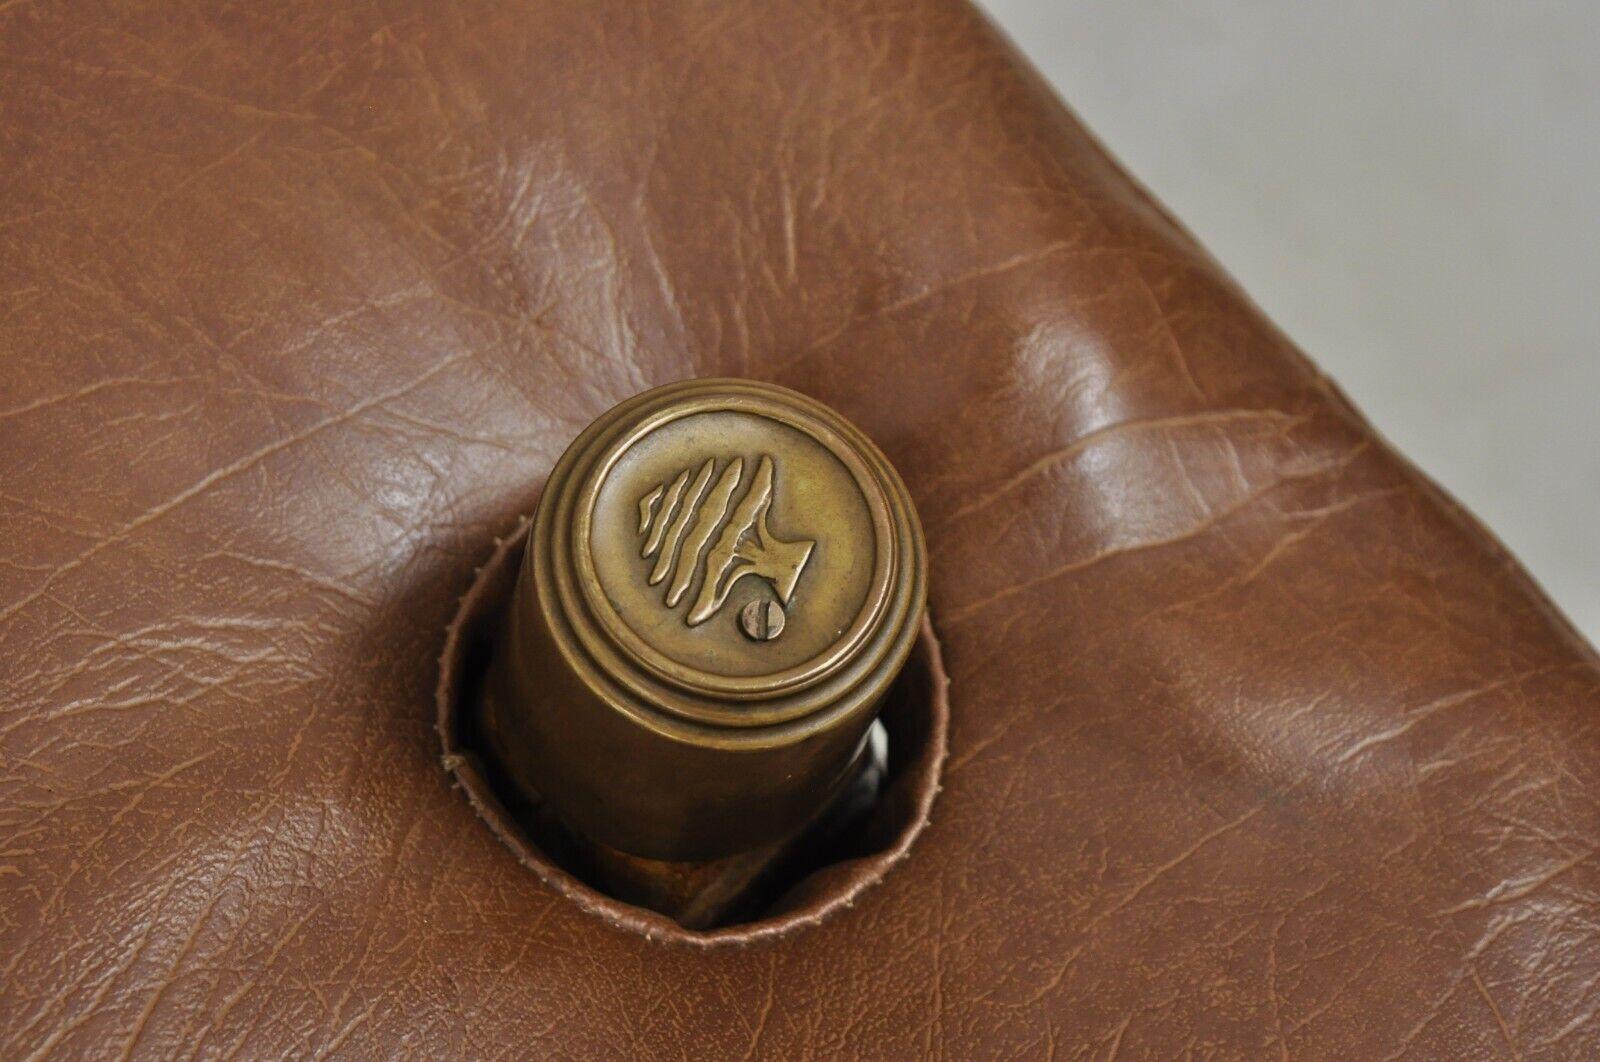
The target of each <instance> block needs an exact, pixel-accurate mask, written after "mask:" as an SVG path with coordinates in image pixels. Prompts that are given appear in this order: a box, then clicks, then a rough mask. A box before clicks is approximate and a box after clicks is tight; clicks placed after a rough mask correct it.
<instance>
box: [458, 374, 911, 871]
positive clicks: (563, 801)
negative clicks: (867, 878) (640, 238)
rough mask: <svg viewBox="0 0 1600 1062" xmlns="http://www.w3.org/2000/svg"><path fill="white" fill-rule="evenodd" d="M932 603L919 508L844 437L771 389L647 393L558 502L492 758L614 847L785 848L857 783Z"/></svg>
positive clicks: (667, 854)
mask: <svg viewBox="0 0 1600 1062" xmlns="http://www.w3.org/2000/svg"><path fill="white" fill-rule="evenodd" d="M925 595H926V559H925V550H924V547H923V542H922V532H921V528H920V526H919V525H918V522H917V518H916V514H915V512H914V510H913V508H912V505H911V501H910V498H909V495H908V494H907V492H906V489H905V486H904V484H903V483H902V482H901V480H900V478H899V476H898V475H897V474H896V473H895V471H894V469H893V468H892V467H891V466H890V464H889V462H888V461H887V460H886V459H885V458H884V456H883V455H882V453H880V452H879V451H878V449H877V447H875V446H874V445H873V444H872V443H871V441H870V440H868V439H867V437H866V436H865V435H863V434H862V433H861V432H860V431H859V430H858V429H857V428H855V427H854V426H853V425H851V424H850V423H849V422H847V421H846V420H845V419H844V418H843V417H841V416H839V415H838V414H837V413H835V412H833V411H832V410H829V409H828V408H827V407H825V406H823V405H821V404H820V403H818V402H815V401H813V400H812V399H809V398H807V397H805V396H803V395H800V394H797V393H796V392H793V391H789V390H786V389H784V388H779V387H775V386H772V385H768V384H760V383H754V382H751V381H742V380H696V381H688V382H684V383H679V384H672V385H668V386H666V387H662V388H657V389H655V390H652V391H648V392H646V393H644V394H641V395H638V396H636V397H635V398H632V399H630V400H628V401H626V402H623V403H622V404H620V405H618V406H617V407H615V408H614V409H612V410H611V411H609V412H608V413H606V414H604V415H603V416H601V417H600V418H599V419H598V420H596V421H595V422H594V423H593V424H591V425H590V426H589V428H588V429H586V430H585V431H584V432H583V433H582V434H581V435H580V436H579V437H578V439H577V440H576V441H575V442H574V443H573V444H572V446H571V447H570V448H569V449H568V450H567V452H566V453H565V454H564V455H563V456H562V458H561V460H560V461H559V462H558V463H557V465H556V467H555V469H554V471H553V472H552V473H551V476H550V479H549V481H548V483H547V484H546V487H545V491H544V495H543V497H542V498H541V501H540V504H539V509H538V513H537V515H536V517H535V522H534V528H533V534H532V539H531V542H530V546H529V549H528V552H527V555H526V559H525V561H524V566H523V570H522V573H521V575H520V577H519V581H518V587H517V590H516V593H515V595H514V599H513V603H512V607H511V609H510V615H509V617H508V621H507V623H506V626H505V628H504V630H503V632H502V636H501V638H500V641H499V645H498V649H497V651H496V654H495V660H494V663H493V666H492V671H491V679H490V683H489V688H488V700H489V704H488V711H487V719H488V724H489V726H488V729H489V733H490V737H491V741H492V742H493V744H494V746H495V750H496V753H497V755H498V756H499V758H500V759H501V760H502V762H503V763H504V764H505V766H506V767H507V769H508V771H509V772H510V774H511V775H512V777H513V778H515V779H516V780H517V782H518V783H519V785H521V786H523V787H524V788H526V789H528V790H530V791H536V792H538V793H539V794H540V795H541V796H542V797H543V799H545V800H548V801H549V802H550V803H551V804H552V805H553V806H554V807H555V808H556V809H557V811H558V812H559V813H560V814H561V815H562V817H563V818H565V819H566V820H567V821H568V822H569V823H570V824H571V825H572V826H573V827H574V828H576V829H577V830H579V831H580V832H582V833H583V834H585V835H586V836H588V837H590V838H591V839H593V840H596V841H599V842H601V843H603V844H607V845H610V846H612V847H616V848H620V849H622V850H624V851H628V852H633V853H635V854H638V855H644V856H649V857H652V858H660V859H698V858H707V857H711V856H716V855H722V854H726V853H729V852H733V851H738V850H740V849H743V848H747V847H750V846H752V845H755V844H759V843H762V842H765V841H769V840H772V839H775V838H777V837H780V836H782V835H783V834H784V833H786V832H787V831H791V830H793V829H795V828H797V827H799V826H800V825H802V824H803V823H804V822H805V821H806V820H807V819H808V818H809V817H810V816H812V815H813V814H815V813H816V811H817V810H818V809H819V808H820V807H821V806H823V805H824V804H825V803H826V802H827V800H828V799H829V797H830V796H831V795H832V794H833V793H834V792H835V791H837V789H838V788H839V787H840V786H841V785H843V784H844V783H845V781H846V780H847V779H848V778H849V777H850V775H851V773H852V770H853V768H854V765H855V763H856V760H857V758H858V756H859V755H860V754H861V752H862V749H863V741H864V737H865V733H866V730H867V728H868V726H869V725H870V724H871V721H872V718H873V714H874V711H875V708H876V706H877V704H878V702H879V700H880V699H881V698H882V696H883V693H884V691H885V690H886V689H887V688H888V685H889V683H890V681H891V680H892V679H893V678H894V676H895V674H896V673H897V672H898V671H899V669H900V667H901V666H902V665H903V663H904V662H905V659H906V656H907V654H908V653H909V651H910V649H911V646H912V643H913V641H914V640H915V637H916V632H917V625H918V622H919V619H920V617H921V614H922V610H923V605H924V600H925ZM747 616H748V617H751V618H747ZM752 624H755V626H752ZM752 632H754V633H752Z"/></svg>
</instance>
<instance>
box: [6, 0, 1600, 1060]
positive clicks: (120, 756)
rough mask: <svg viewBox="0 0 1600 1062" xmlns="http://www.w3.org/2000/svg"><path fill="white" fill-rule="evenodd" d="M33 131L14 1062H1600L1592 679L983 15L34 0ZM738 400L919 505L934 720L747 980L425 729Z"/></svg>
mask: <svg viewBox="0 0 1600 1062" xmlns="http://www.w3.org/2000/svg"><path fill="white" fill-rule="evenodd" d="M1266 90H1270V87H1266V86H1264V91H1266ZM0 100H3V102H4V109H3V110H0V158H3V159H5V160H6V167H5V170H6V177H5V180H4V181H0V291H3V292H4V293H5V300H6V301H5V307H6V308H5V312H4V313H3V314H0V469H3V476H0V528H3V529H4V541H5V549H4V551H3V557H0V705H3V706H4V707H3V709H0V710H3V712H4V717H3V723H0V764H3V770H0V985H3V986H4V987H3V989H0V1045H3V1047H0V1054H4V1055H5V1056H6V1057H27V1056H29V1055H30V1054H33V1053H48V1052H50V1051H51V1050H55V1051H58V1052H61V1053H63V1054H95V1055H98V1054H108V1053H113V1052H115V1051H118V1050H124V1049H125V1050H129V1051H132V1052H134V1053H139V1054H146V1055H160V1056H166V1055H177V1054H182V1053H184V1052H193V1053H195V1054H197V1055H222V1054H229V1053H245V1054H248V1055H253V1056H277V1055H283V1054H288V1053H311V1052H316V1053H334V1052H336V1051H342V1052H344V1053H352V1054H358V1055H378V1054H418V1055H466V1056H473V1057H479V1056H489V1055H498V1054H518V1055H520V1054H529V1053H535V1054H552V1055H560V1056H577V1057H595V1056H604V1055H614V1054H619V1053H622V1054H628V1055H633V1056H652V1055H679V1054H683V1053H693V1054H696V1055H703V1056H735V1055H739V1054H749V1055H762V1056H771V1057H794V1056H797V1055H802V1054H806V1053H812V1054H827V1055H843V1054H853V1055H881V1056H904V1055H905V1054H907V1053H910V1052H913V1051H921V1052H924V1053H928V1054H948V1055H953V1056H957V1057H973V1056H983V1057H1006V1056H1019V1055H1035V1054H1042V1053H1045V1052H1046V1050H1050V1051H1054V1052H1059V1053H1061V1054H1084V1055H1088V1054H1097V1053H1104V1054H1115V1053H1118V1052H1119V1051H1120V1052H1123V1053H1151V1054H1157V1055H1172V1054H1178V1053H1182V1052H1185V1051H1187V1052H1190V1053H1195V1054H1208V1053H1223V1054H1231V1055H1246V1056H1252V1055H1258V1054H1264V1053H1268V1052H1270V1051H1292V1052H1295V1053H1297V1054H1304V1055H1327V1056H1333V1057H1347V1058H1348V1057H1367V1058H1376V1057H1384V1056H1393V1057H1402V1056H1407V1055H1409V1056H1412V1057H1440V1056H1447V1057H1465V1056H1479V1055H1486V1054H1494V1053H1500V1052H1503V1053H1508V1054H1510V1053H1517V1054H1522V1055H1528V1056H1532V1055H1539V1054H1548V1055H1564V1056H1571V1057H1582V1056H1593V1055H1594V1054H1596V1053H1597V1052H1600V1022H1597V1021H1596V1020H1595V1012H1596V1007H1597V1006H1600V998H1597V995H1596V984H1597V983H1600V951H1597V949H1596V948H1595V946H1594V936H1595V933H1596V929H1597V925H1596V916H1595V911H1596V901H1597V899H1600V867H1597V866H1596V862H1595V860H1594V859H1593V855H1594V851H1595V848H1594V845H1595V838H1596V837H1597V836H1600V814H1597V811H1600V807H1597V805H1600V771H1597V768H1600V753H1597V745H1596V741H1595V737H1596V732H1595V718H1596V715H1595V707H1596V703H1597V696H1596V694H1597V686H1600V682H1597V672H1596V659H1595V656H1594V653H1593V651H1592V650H1591V649H1590V648H1589V647H1588V646H1587V645H1585V644H1584V643H1583V642H1582V640H1581V639H1580V638H1579V637H1578V636H1577V635H1575V634H1574V633H1573V631H1572V630H1571V629H1570V627H1569V626H1568V625H1567V624H1566V623H1565V622H1564V621H1563V620H1562V619H1561V617H1560V616H1559V615H1557V614H1556V613H1555V612H1554V610H1553V609H1552V608H1551V607H1550V605H1549V604H1548V602H1547V601H1546V600H1545V599H1544V598H1543V596H1542V595H1541V594H1540V593H1539V591H1538V590H1537V589H1536V588H1535V587H1534V586H1533V585H1532V584H1531V583H1530V582H1529V580H1528V578H1527V577H1526V576H1525V575H1524V574H1523V572H1522V571H1521V569H1520V568H1519V567H1518V566H1517V564H1516V562H1515V561H1514V560H1513V559H1512V558H1510V557H1509V556H1507V555H1506V553H1505V552H1504V550H1503V549H1501V548H1500V547H1499V546H1498V545H1497V544H1496V543H1495V542H1494V540H1493V539H1492V538H1491V537H1490V536H1489V535H1488V534H1487V533H1486V532H1485V531H1484V530H1483V529H1482V528H1480V527H1479V526H1478V525H1477V524H1476V523H1475V522H1474V521H1473V520H1472V519H1471V518H1470V517H1468V516H1467V515H1466V514H1464V513H1463V512H1462V511H1461V510H1460V509H1459V508H1458V507H1457V506H1455V505H1454V504H1453V503H1452V502H1451V501H1450V500H1449V499H1447V498H1445V497H1444V496H1442V495H1441V494H1440V492H1439V491H1438V490H1437V489H1435V488H1434V487H1433V486H1432V485H1431V484H1430V483H1429V482H1428V481H1427V480H1426V479H1425V478H1423V477H1422V476H1421V475H1419V474H1418V473H1417V472H1416V470H1414V469H1413V468H1412V467H1410V466H1409V465H1408V464H1406V463H1405V462H1404V461H1403V460H1402V459H1400V458H1398V457H1397V456H1396V455H1395V454H1394V453H1393V452H1392V451H1391V450H1390V449H1389V448H1388V447H1387V446H1386V445H1385V444H1384V442H1383V441H1382V440H1381V439H1380V438H1379V437H1378V436H1376V435H1375V434H1374V432H1373V431H1372V429H1371V428H1370V427H1369V426H1368V425H1367V424H1366V423H1365V422H1364V421H1363V420H1362V419H1361V418H1360V417H1359V416H1358V415H1357V414H1356V413H1355V412H1353V411H1352V410H1351V408H1350V407H1349V405H1348V403H1346V402H1345V401H1344V400H1343V399H1342V398H1341V397H1340V395H1339V394H1338V393H1337V391H1336V390H1335V389H1334V388H1333V387H1332V386H1331V385H1330V384H1329V383H1328V381H1327V380H1326V379H1324V378H1323V377H1322V376H1321V375H1320V374H1319V373H1318V372H1317V370H1316V369H1315V368H1314V367H1313V366H1312V365H1311V364H1310V363H1309V362H1308V361H1307V360H1306V359H1305V358H1303V357H1302V356H1301V355H1300V354H1299V353H1298V352H1297V351H1296V350H1295V349H1294V347H1293V346H1292V345H1291V344H1290V343H1289V342H1288V341H1287V340H1286V339H1285V338H1284V337H1283V336H1282V335H1281V334H1280V333H1279V332H1277V331H1276V330H1275V329H1274V328H1273V327H1272V326H1271V325H1270V324H1269V323H1268V322H1267V321H1266V320H1265V319H1264V318H1263V317H1262V316H1261V314H1260V313H1258V312H1257V311H1256V310H1255V309H1254V308H1253V307H1252V306H1251V304H1250V303H1249V302H1248V300H1247V299H1246V298H1245V297H1244V296H1243V295H1242V294H1241V293H1240V292H1239V291H1238V290H1237V288H1236V287H1235V286H1234V285H1233V283H1232V282H1231V281H1230V280H1229V279H1228V278H1227V277H1226V276H1225V275H1224V274H1223V273H1222V272H1221V271H1220V270H1219V268H1218V267H1217V265H1216V264H1215V263H1214V262H1212V261H1211V259H1210V258H1209V257H1207V255H1206V254H1205V253H1204V252H1203V251H1202V250H1201V249H1200V248H1199V247H1198V246H1197V245H1196V243H1195V242H1194V240H1193V239H1192V238H1191V237H1190V236H1189V235H1188V234H1187V233H1185V232H1184V231H1183V230H1182V229H1181V228H1180V227H1179V226H1178V225H1177V224H1176V223H1174V222H1173V221H1172V219H1171V218H1169V217H1168V216H1167V215H1166V214H1165V213H1164V212H1163V211H1162V210H1161V208H1160V207H1159V206H1157V205H1156V204H1155V203H1153V202H1152V201H1151V199H1150V198H1149V197H1148V196H1147V195H1146V194H1145V193H1144V192H1142V191H1141V190H1140V189H1139V188H1138V186H1137V185H1135V184H1134V183H1133V182H1132V181H1130V180H1129V179H1128V178H1127V177H1126V175H1124V174H1123V173H1122V172H1121V171H1120V170H1119V169H1118V167H1117V166H1116V164H1115V163H1114V162H1113V161H1111V159H1110V158H1109V157H1108V156H1107V155H1106V153H1105V152H1104V151H1103V150H1102V149H1101V148H1100V147H1099V146H1098V145H1097V144H1096V143H1095V142H1094V141H1093V139H1092V138H1091V137H1090V136H1089V135H1088V134H1087V133H1085V132H1084V130H1083V129H1082V128H1081V127H1080V126H1079V125H1078V123H1077V122H1076V121H1075V120H1074V119H1073V117H1072V116H1071V115H1070V114H1069V113H1068V112H1067V111H1066V110H1065V109H1064V108H1063V107H1062V106H1061V105H1060V104H1059V103H1058V102H1057V101H1056V100H1055V99H1054V98H1053V97H1052V96H1051V95H1050V93H1049V91H1048V90H1047V88H1046V87H1045V86H1044V85H1043V84H1042V83H1041V81H1040V79H1039V78H1038V77H1037V76H1036V75H1035V74H1033V73H1032V72H1031V71H1030V70H1029V69H1028V68H1027V67H1026V65H1025V64H1024V63H1022V62H1021V61H1020V60H1019V59H1018V58H1017V56H1016V55H1015V53H1014V52H1013V51H1012V50H1011V49H1010V48H1009V47H1008V46H1007V45H1006V44H1005V43H1004V42H1003V41H1002V40H1000V39H999V38H997V36H996V35H995V34H994V33H993V31H992V30H991V29H990V28H989V27H988V26H987V25H985V24H984V23H983V22H982V21H981V20H980V18H979V17H978V16H976V15H975V14H974V13H973V11H972V10H971V9H969V8H968V7H966V6H965V5H964V4H961V3H957V2H954V0H926V2H923V0H891V2H885V3H873V4H838V3H824V2H810V0H806V2H793V3H789V2H780V3H749V4H719V5H696V4H684V5H677V4H671V5H669V4H637V3H628V2H609V0H603V2H584V3H572V4H559V3H536V2H516V3H509V4H506V3H498V4H489V3H480V2H475V0H464V2H462V3H450V4H439V3H407V2H396V3H385V4H379V5H363V6H351V5H343V4H326V3H311V2H306V0H285V2H283V3H276V4H271V5H225V4H214V3H201V2H179V3H174V4H162V5H146V4H128V3H110V2H105V0H73V2H71V3H68V2H66V0H25V2H20V3H12V4H6V5H0ZM1397 356H1403V352H1400V353H1397ZM709 374H729V375H747V376H753V377H760V378H764V379H770V380H774V381H776V382H779V383H782V384H785V385H788V386H791V387H795V388H798V389H801V390H803V391H806V392H807V393H810V394H812V395H814V396H816V397H817V398H819V399H821V400H822V401H825V402H827V403H829V404H831V405H833V406H834V407H836V408H838V409H839V410H841V411H842V412H843V413H844V414H845V415H847V416H848V417H850V418H851V419H853V420H854V421H855V422H857V423H858V424H860V425H862V426H863V427H864V428H865V429H866V430H867V431H868V432H869V434H871V435H872V436H873V438H874V439H876V440H877V441H878V442H879V444H880V445H881V446H882V447H883V448H884V449H885V450H886V451H887V452H888V454H889V455H890V457H891V459H892V460H894V462H895V463H896V465H897V466H898V467H899V468H900V470H901V471H902V473H903V474H904V476H905V478H906V479H907V481H908V483H909V485H910V487H911V489H912V491H913V493H914V495H915V497H916V499H917V502H918V504H919V507H920V510H921V513H922V516H923V518H924V521H925V524H926V528H927V534H928V539H929V545H930V549H931V590H932V611H933V615H934V618H935V623H936V626H937V628H938V631H939V634H940V636H941V638H942V640H943V643H944V647H945V652H946V657H945V659H946V664H947V665H948V667H949V670H950V675H951V680H952V684H951V689H950V697H951V713H952V719H951V731H950V748H951V758H950V762H949V764H948V766H947V770H946V775H945V789H944V792H943V793H942V794H941V796H940V798H939V802H938V804H937V805H936V808H935V815H934V821H933V823H932V825H931V826H930V827H929V828H928V830H927V831H926V833H925V834H924V835H923V836H922V837H921V838H920V839H919V841H918V843H917V846H916V848H915V850H914V851H913V852H912V854H911V856H910V858H909V859H908V860H907V861H906V862H905V863H904V864H902V865H900V866H898V867H897V868H895V870H894V871H893V872H892V873H891V874H890V875H889V876H888V877H887V879H886V880H885V882H884V883H883V885H882V886H881V887H879V888H876V889H874V890H871V891H870V892H867V893H865V894H864V895H862V896H861V898H860V900H859V902H858V903H857V904H856V906H854V907H853V908H850V909H848V910H846V911H841V912H838V913H837V914H836V915H835V916H834V917H832V918H830V919H829V920H828V921H827V922H826V923H825V924H823V925H821V926H818V927H814V928H811V929H808V930H805V931H804V932H800V933H796V934H793V935H791V936H788V937H785V938H784V939H782V940H781V941H778V942H773V943H769V944H765V945H756V946H751V947H748V948H745V949H731V950H730V949H722V950H716V951H706V950H693V949H688V948H672V947H668V946H663V945H662V944H659V943H652V942H650V941H646V940H644V939H642V938H640V937H638V936H636V935H634V934H631V933H628V932H624V931H620V930H618V929H615V928H613V927H611V926H609V925H607V924H605V923H604V922H602V921H600V920H598V919H596V918H594V917H591V916H590V915H589V914H587V913H585V912H583V911H581V910H579V909H578V908H577V907H576V906H575V905H574V904H572V903H570V902H569V901H568V900H567V899H566V898H564V897H562V896H561V895H559V894H558V893H556V892H555V891H553V890H552V889H551V888H550V887H548V886H547V885H545V884H544V883H543V882H541V881H540V880H539V879H538V878H537V877H535V876H534V875H532V874H530V873H529V872H528V871H527V870H526V869H525V868H524V867H522V866H521V865H519V864H518V862H517V861H516V859H515V858H513V856H512V855H511V853H510V852H508V851H507V850H506V848H505V847H504V846H502V845H501V844H500V843H499V842H498V841H497V840H496V839H495V838H494V836H492V835H491V833H490V832H489V831H488V830H486V829H485V828H484V827H483V824H482V823H481V822H480V821H479V820H478V819H477V818H476V817H475V816H474V814H473V812H472V809H471V808H470V807H469V806H468V804H467V802H466V801H465V800H464V799H462V797H461V794H459V793H458V792H456V791H454V790H453V789H452V788H451V787H450V785H449V783H448V780H447V776H446V775H445V773H444V772H443V771H442V770H441V769H440V766H439V762H438V757H437V743H436V739H435V737H434V735H433V733H432V730H431V722H432V718H431V717H432V690H433V686H434V682H435V680H436V677H437V673H436V663H435V661H436V660H437V658H438V654H439V650H440V646H441V644H442V641H443V637H444V630H445V626H446V624H447V623H448V622H449V619H450V616H451V613H452V610H453V607H454V604H455V602H456V599H457V597H458V596H459V595H460V594H461V593H462V591H463V590H464V588H465V587H466V585H467V583H468V581H469V579H470V577H471V573H472V571H473V569H474V568H475V567H476V566H477V565H478V564H480V563H481V562H482V561H483V559H484V558H485V557H486V556H487V555H488V553H489V552H490V550H491V548H492V543H493V540H494V538H495V536H497V535H504V534H505V533H507V532H508V531H509V530H510V529H511V528H512V527H513V526H514V524H515V518H516V515H517V514H518V513H521V512H524V511H526V510H527V508H528V507H529V505H530V503H531V501H532V499H533V498H534V497H535V496H536V494H537V491H538V488H539V485H540V481H541V478H542V477H543V476H544V474H545V473H546V472H547V470H548V469H549V468H550V466H551V464H552V463H553V462H554V460H555V458H556V456H557V455H558V454H559V452H560V451H561V449H562V448H563V447H564V446H565V444H566V442H567V441H568V440H569V439H570V438H572V436H573V435H575V434H576V433H577V431H578V430H579V429H580V428H581V427H582V426H583V425H584V424H586V423H587V422H588V421H589V420H590V419H591V418H592V417H594V416H595V415H597V414H598V413H600V412H601V411H602V410H604V409H605V408H607V407H608V406H610V405H611V404H613V403H614V402H616V401H617V400H619V399H621V398H623V397H626V396H627V395H630V394H632V393H635V392H637V391H639V390H641V389H643V388H645V387H647V386H650V385H653V384H658V383H663V382H666V381H669V380H673V379H678V378H682V377H685V376H690V375H709Z"/></svg>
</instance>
